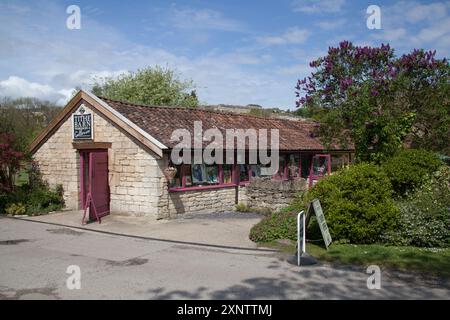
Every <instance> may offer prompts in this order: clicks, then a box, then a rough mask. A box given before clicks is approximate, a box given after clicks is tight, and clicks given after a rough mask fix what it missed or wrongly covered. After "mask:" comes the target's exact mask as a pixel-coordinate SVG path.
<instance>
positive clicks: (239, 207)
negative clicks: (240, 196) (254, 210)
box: [235, 202, 250, 212]
mask: <svg viewBox="0 0 450 320" xmlns="http://www.w3.org/2000/svg"><path fill="white" fill-rule="evenodd" d="M235 210H236V211H237V212H250V208H249V207H247V206H246V205H245V204H244V203H242V202H240V203H238V204H237V205H236V207H235Z"/></svg>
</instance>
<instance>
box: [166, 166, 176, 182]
mask: <svg viewBox="0 0 450 320" xmlns="http://www.w3.org/2000/svg"><path fill="white" fill-rule="evenodd" d="M176 174H177V168H175V167H168V168H166V169H164V176H165V177H166V179H167V180H168V181H172V180H173V178H175V176H176Z"/></svg>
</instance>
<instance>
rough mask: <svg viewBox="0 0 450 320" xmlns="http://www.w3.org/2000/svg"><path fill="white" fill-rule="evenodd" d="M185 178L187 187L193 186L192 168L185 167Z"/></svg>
mask: <svg viewBox="0 0 450 320" xmlns="http://www.w3.org/2000/svg"><path fill="white" fill-rule="evenodd" d="M183 170H184V178H185V181H186V187H190V186H192V172H191V166H190V165H185V166H184V168H183Z"/></svg>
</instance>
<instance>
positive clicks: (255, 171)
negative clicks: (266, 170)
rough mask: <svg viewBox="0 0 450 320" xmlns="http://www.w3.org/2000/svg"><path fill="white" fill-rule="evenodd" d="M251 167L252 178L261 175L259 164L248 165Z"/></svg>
mask: <svg viewBox="0 0 450 320" xmlns="http://www.w3.org/2000/svg"><path fill="white" fill-rule="evenodd" d="M250 167H251V168H252V178H259V177H261V166H260V165H257V164H252V165H251V166H250Z"/></svg>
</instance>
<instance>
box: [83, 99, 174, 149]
mask: <svg viewBox="0 0 450 320" xmlns="http://www.w3.org/2000/svg"><path fill="white" fill-rule="evenodd" d="M84 92H85V93H86V94H87V95H88V96H90V97H91V98H92V99H94V100H95V101H97V102H98V103H100V104H101V105H102V106H103V107H104V108H106V109H107V110H108V111H109V112H111V113H112V114H114V115H115V116H116V117H117V118H119V119H120V120H122V121H123V122H125V123H126V124H127V125H129V126H130V127H132V128H133V129H135V130H136V131H138V132H139V133H140V134H142V135H143V136H144V137H145V138H147V139H148V140H149V141H150V142H152V143H153V144H155V145H156V146H157V147H158V148H160V149H168V148H167V146H165V145H164V144H163V143H161V142H160V141H159V140H157V139H155V138H154V137H152V136H151V135H149V134H148V133H147V132H145V131H144V130H143V129H142V128H141V127H139V126H138V125H136V124H135V123H134V122H132V121H131V120H129V119H128V118H126V117H125V116H123V115H122V114H121V113H120V112H118V111H117V110H116V109H114V108H113V107H111V106H110V105H109V104H107V103H106V102H105V101H103V100H102V99H100V98H99V97H97V96H96V95H95V94H93V93H91V92H89V91H84Z"/></svg>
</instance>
